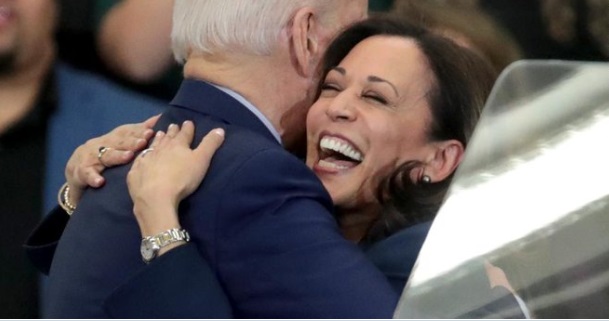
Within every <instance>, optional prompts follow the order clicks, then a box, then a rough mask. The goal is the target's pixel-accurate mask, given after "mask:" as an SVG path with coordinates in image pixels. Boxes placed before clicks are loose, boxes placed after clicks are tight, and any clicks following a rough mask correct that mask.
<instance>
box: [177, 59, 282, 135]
mask: <svg viewBox="0 0 609 321" xmlns="http://www.w3.org/2000/svg"><path fill="white" fill-rule="evenodd" d="M219 56H220V55H215V56H214V57H213V59H212V58H210V57H207V56H195V57H190V58H189V59H188V61H187V62H186V64H185V65H184V77H185V78H190V79H198V80H204V81H208V82H210V83H213V84H216V85H219V86H222V87H226V88H229V89H231V90H233V91H235V92H236V93H238V94H239V95H241V96H243V97H244V98H245V99H247V100H248V101H249V102H250V103H252V104H253V105H254V106H255V107H256V108H257V109H258V110H259V111H260V112H261V113H262V114H263V115H264V116H265V117H266V118H267V119H268V120H269V121H270V122H271V124H272V125H273V127H275V129H276V130H277V132H278V133H279V134H280V135H283V128H282V125H281V119H282V117H283V113H284V112H285V108H286V106H287V105H288V104H289V101H290V99H291V98H290V97H291V95H292V94H291V93H290V88H293V87H292V86H291V84H290V82H289V81H288V80H286V79H285V77H282V75H284V74H285V72H284V71H282V70H281V68H282V67H281V66H279V65H278V64H277V63H276V61H277V60H276V59H274V58H273V57H270V56H240V55H230V56H220V57H219Z"/></svg>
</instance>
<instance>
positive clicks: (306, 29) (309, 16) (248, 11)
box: [172, 0, 368, 147]
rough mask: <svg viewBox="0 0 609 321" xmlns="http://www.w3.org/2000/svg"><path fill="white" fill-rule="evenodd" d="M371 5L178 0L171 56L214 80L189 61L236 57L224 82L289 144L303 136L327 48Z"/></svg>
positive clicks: (353, 0)
mask: <svg viewBox="0 0 609 321" xmlns="http://www.w3.org/2000/svg"><path fill="white" fill-rule="evenodd" d="M367 2H368V1H367V0H332V1H328V0H289V1H286V0H264V1H251V0H229V1H227V0H177V1H176V2H175V6H174V16H173V30H172V43H173V51H174V55H175V57H176V59H177V60H178V61H181V62H184V61H186V62H187V68H186V71H185V76H186V77H194V78H200V79H207V80H211V81H214V80H215V79H214V78H213V77H212V78H211V79H210V78H209V76H210V75H209V72H207V74H194V75H193V74H190V73H189V72H188V71H189V70H191V69H189V68H188V64H189V63H191V61H192V60H197V59H201V60H202V61H204V63H205V64H207V65H209V64H214V63H217V62H218V61H221V62H223V61H231V63H230V66H229V67H227V66H226V65H225V66H224V68H221V70H223V71H225V70H226V69H228V68H230V69H231V70H232V71H233V74H232V75H231V77H228V78H229V79H228V80H226V81H225V82H224V83H220V84H222V85H225V86H227V87H229V88H231V89H233V90H236V91H237V92H239V93H240V94H242V95H244V96H245V97H246V98H247V99H248V100H250V101H251V102H252V103H253V104H254V105H256V106H257V107H258V108H259V109H260V111H261V112H262V113H263V114H265V116H267V117H268V118H269V119H270V121H271V122H272V123H273V125H274V126H275V128H276V129H277V130H278V131H279V132H280V134H281V136H282V139H283V141H284V143H285V144H286V146H288V147H290V145H293V144H295V142H296V141H298V140H299V139H302V138H303V137H304V135H303V134H304V124H305V116H306V112H307V110H308V107H310V105H311V104H312V102H313V98H314V94H315V86H316V84H317V82H318V80H319V78H320V77H319V73H318V71H319V70H318V69H319V68H318V67H319V65H320V62H321V59H322V57H323V54H324V52H325V50H326V48H327V47H328V45H329V43H330V41H331V40H332V39H333V38H334V36H335V35H336V34H338V32H339V31H340V30H342V29H343V28H344V27H346V26H348V25H350V24H352V23H354V22H356V21H359V20H361V19H363V18H364V17H365V16H366V11H367ZM227 57H229V58H228V59H227ZM231 59H232V60H231ZM194 69H195V70H197V68H194ZM202 70H206V71H209V68H202ZM223 71H219V72H220V73H222V72H223ZM214 72H216V73H217V72H218V69H214ZM235 72H241V73H242V74H243V73H247V79H243V78H241V79H238V78H239V77H235ZM204 73H205V72H204ZM216 79H217V78H216ZM240 86H241V87H240ZM303 141H304V140H303Z"/></svg>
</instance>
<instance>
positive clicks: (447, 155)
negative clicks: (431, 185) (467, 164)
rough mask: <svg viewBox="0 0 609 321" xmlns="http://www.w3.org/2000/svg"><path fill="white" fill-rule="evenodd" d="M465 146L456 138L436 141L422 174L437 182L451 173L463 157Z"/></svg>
mask: <svg viewBox="0 0 609 321" xmlns="http://www.w3.org/2000/svg"><path fill="white" fill-rule="evenodd" d="M464 152H465V148H464V147H463V144H461V142H460V141H458V140H454V139H451V140H446V141H442V142H438V143H436V146H435V147H434V149H433V152H432V153H431V154H430V157H429V159H427V161H426V165H425V169H424V175H427V176H429V177H430V178H431V181H432V182H439V181H442V180H444V179H446V178H447V177H448V176H450V174H452V173H453V172H454V171H455V170H456V169H457V166H459V164H460V163H461V160H462V159H463V154H464Z"/></svg>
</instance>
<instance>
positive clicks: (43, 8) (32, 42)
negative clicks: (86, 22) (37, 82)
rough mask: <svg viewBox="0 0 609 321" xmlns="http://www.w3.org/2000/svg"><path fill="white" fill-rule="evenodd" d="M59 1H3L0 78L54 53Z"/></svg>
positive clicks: (0, 29)
mask: <svg viewBox="0 0 609 321" xmlns="http://www.w3.org/2000/svg"><path fill="white" fill-rule="evenodd" d="M57 11H58V8H57V1H55V0H0V77H3V76H6V75H10V74H12V73H13V72H15V70H18V69H20V68H27V66H29V65H35V64H36V63H37V62H39V61H41V60H42V59H40V58H41V57H46V56H48V55H50V54H51V53H52V52H54V33H55V26H56V23H57Z"/></svg>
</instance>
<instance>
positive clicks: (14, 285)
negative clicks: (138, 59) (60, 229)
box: [0, 0, 162, 318]
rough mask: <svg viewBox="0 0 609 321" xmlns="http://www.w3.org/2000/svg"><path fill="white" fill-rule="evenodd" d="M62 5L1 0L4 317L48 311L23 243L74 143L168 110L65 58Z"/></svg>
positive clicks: (47, 0) (0, 281)
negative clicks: (60, 42) (59, 38)
mask: <svg viewBox="0 0 609 321" xmlns="http://www.w3.org/2000/svg"><path fill="white" fill-rule="evenodd" d="M58 12H59V7H58V4H57V1H54V0H2V1H0V182H2V184H0V226H1V227H2V233H1V234H2V235H1V236H0V262H2V265H1V266H0V275H2V277H1V278H0V307H2V308H1V309H0V318H35V317H39V316H40V314H39V303H38V302H39V300H38V298H39V291H38V288H39V275H38V274H37V273H36V272H35V270H33V269H32V268H31V267H30V264H29V263H28V262H27V261H26V259H25V256H24V255H23V251H22V248H21V244H23V242H24V241H25V239H26V237H27V235H28V233H29V232H30V231H31V229H32V228H33V227H34V226H35V225H36V222H38V221H39V220H40V218H41V217H42V215H43V213H46V212H48V210H49V209H51V208H52V207H53V205H54V203H55V199H56V196H57V188H58V187H59V186H61V184H62V183H63V181H64V178H63V177H62V175H61V173H62V172H63V167H64V165H65V162H66V160H67V159H68V158H69V156H70V154H71V151H72V150H73V149H74V148H75V147H77V146H78V145H79V144H81V143H82V141H83V140H87V139H88V138H90V137H94V136H99V135H100V134H103V133H105V132H107V131H108V130H110V129H112V128H114V127H116V126H118V125H120V124H124V123H129V122H136V121H137V122H139V121H141V120H143V119H146V118H148V117H150V116H152V115H154V114H156V113H159V112H161V111H162V105H160V103H158V102H156V101H153V100H151V99H148V98H144V97H140V96H136V95H134V94H131V93H128V92H126V91H125V90H123V89H121V88H118V87H115V86H113V85H111V84H109V83H108V82H106V81H103V80H101V79H98V78H96V77H93V76H91V75H88V74H84V73H82V72H79V71H77V70H75V69H72V68H70V67H68V66H66V65H64V64H63V63H61V62H60V61H58V60H57V56H56V51H57V48H56V42H55V38H54V36H55V30H56V25H57V23H58ZM125 104H129V105H130V108H129V109H126V108H122V107H120V106H122V105H125ZM153 124H154V120H151V121H150V122H148V123H147V124H146V125H144V124H141V125H137V126H139V127H141V126H147V127H151V126H152V125H153ZM140 134H142V133H140ZM146 135H151V131H149V132H146V133H145V134H144V135H143V136H142V137H141V138H142V139H143V138H146V137H147V136H146ZM140 144H141V147H143V146H144V143H143V142H140ZM125 156H126V157H132V156H133V154H132V153H130V154H129V155H125Z"/></svg>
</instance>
